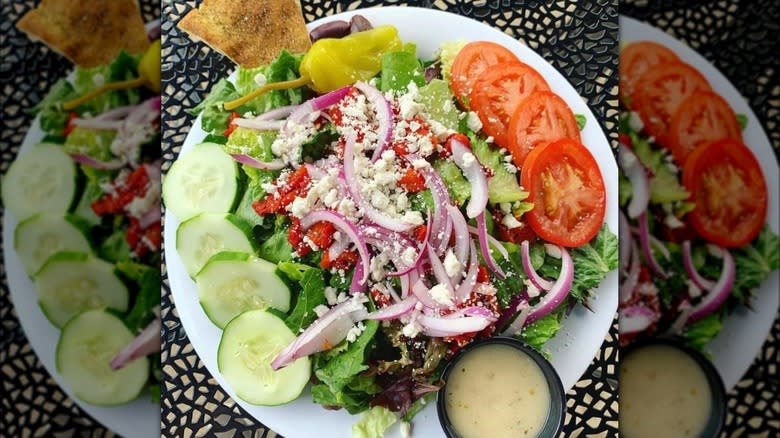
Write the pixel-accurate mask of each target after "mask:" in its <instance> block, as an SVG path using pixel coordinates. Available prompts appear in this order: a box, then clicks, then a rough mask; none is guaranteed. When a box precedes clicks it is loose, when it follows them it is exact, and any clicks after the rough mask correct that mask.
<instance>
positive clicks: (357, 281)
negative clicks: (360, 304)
mask: <svg viewBox="0 0 780 438" xmlns="http://www.w3.org/2000/svg"><path fill="white" fill-rule="evenodd" d="M364 277H368V270H367V269H365V268H364V267H363V261H362V260H358V261H357V263H355V271H354V272H353V273H352V281H350V283H349V293H350V295H355V294H359V293H364V292H365V291H366V283H365V282H362V283H361V279H362V278H364Z"/></svg>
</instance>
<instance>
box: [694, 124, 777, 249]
mask: <svg viewBox="0 0 780 438" xmlns="http://www.w3.org/2000/svg"><path fill="white" fill-rule="evenodd" d="M682 180H683V185H684V186H685V188H687V189H688V190H689V191H690V192H691V198H690V200H691V201H692V202H694V203H695V204H696V208H694V209H693V211H691V212H690V213H688V218H689V221H690V223H691V225H693V228H694V229H695V230H696V232H697V233H698V234H699V235H700V236H701V237H703V238H705V239H706V240H708V241H710V242H714V243H716V244H718V245H721V246H725V247H727V248H738V247H741V246H744V245H746V244H748V243H750V241H752V240H753V239H755V238H756V236H758V234H759V233H760V232H761V228H762V227H763V226H764V222H765V221H766V212H767V203H768V195H767V186H766V181H765V180H764V175H763V173H762V172H761V167H760V166H759V164H758V161H757V160H756V157H755V156H754V155H753V153H752V152H751V151H750V149H749V148H748V147H747V146H745V145H744V144H743V143H742V142H741V141H739V140H733V139H725V140H719V141H715V142H712V143H707V144H704V145H702V146H699V147H698V148H696V150H694V151H693V152H692V153H691V154H690V155H689V156H688V159H687V160H686V161H685V166H684V167H683V172H682Z"/></svg>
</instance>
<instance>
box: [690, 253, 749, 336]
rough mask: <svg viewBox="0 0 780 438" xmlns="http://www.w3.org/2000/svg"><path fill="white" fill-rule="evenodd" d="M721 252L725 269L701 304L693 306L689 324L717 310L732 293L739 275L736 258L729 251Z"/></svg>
mask: <svg viewBox="0 0 780 438" xmlns="http://www.w3.org/2000/svg"><path fill="white" fill-rule="evenodd" d="M719 250H720V255H721V256H722V257H723V268H722V269H721V272H720V277H719V278H718V282H717V283H715V285H713V286H712V288H711V289H710V290H709V292H708V293H707V295H705V296H704V299H702V300H701V301H700V302H699V304H697V305H695V306H693V310H691V315H690V317H688V321H687V324H692V323H694V322H696V321H698V320H700V319H702V318H704V317H705V316H707V315H709V314H710V313H712V312H714V311H715V310H717V309H718V307H720V305H721V304H723V302H724V301H726V298H728V297H729V294H730V293H731V288H732V287H733V286H734V279H735V278H736V274H737V267H736V265H735V264H734V258H733V257H732V256H731V253H730V252H729V251H728V250H726V249H725V248H719Z"/></svg>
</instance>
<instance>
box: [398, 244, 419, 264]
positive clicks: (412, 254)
mask: <svg viewBox="0 0 780 438" xmlns="http://www.w3.org/2000/svg"><path fill="white" fill-rule="evenodd" d="M401 260H402V261H403V262H404V264H405V265H406V266H412V264H413V263H414V261H415V260H417V250H416V249H414V248H412V247H411V246H410V247H409V248H406V249H405V250H404V252H402V253H401Z"/></svg>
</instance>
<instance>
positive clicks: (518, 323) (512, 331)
mask: <svg viewBox="0 0 780 438" xmlns="http://www.w3.org/2000/svg"><path fill="white" fill-rule="evenodd" d="M517 310H519V311H520V312H519V313H518V314H517V316H516V317H515V319H514V321H512V323H511V324H509V327H507V328H506V330H504V331H503V332H502V333H501V334H502V335H504V336H517V335H518V334H520V332H521V331H522V330H523V327H525V323H526V321H528V315H529V314H530V313H531V306H529V305H528V302H527V301H521V302H520V303H519V304H518V305H517Z"/></svg>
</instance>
